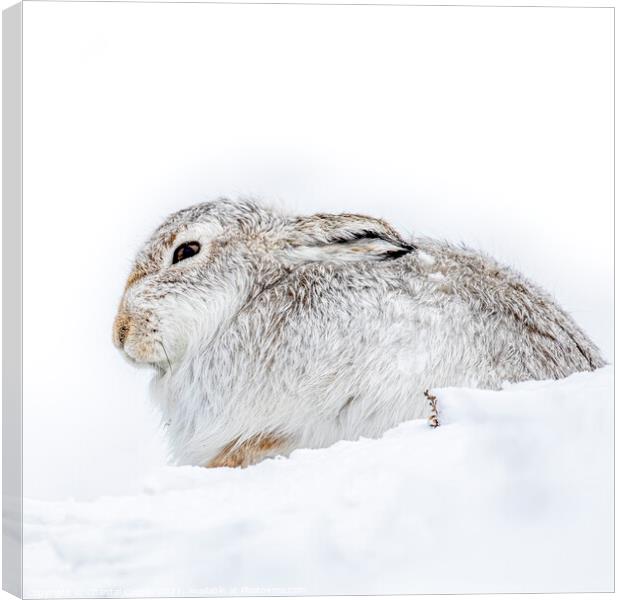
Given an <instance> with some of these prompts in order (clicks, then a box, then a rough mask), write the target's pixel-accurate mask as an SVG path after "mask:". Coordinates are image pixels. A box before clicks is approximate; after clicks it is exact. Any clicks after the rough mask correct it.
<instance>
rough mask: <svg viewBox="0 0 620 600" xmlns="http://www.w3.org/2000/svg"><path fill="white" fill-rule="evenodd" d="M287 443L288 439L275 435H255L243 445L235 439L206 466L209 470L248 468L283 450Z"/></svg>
mask: <svg viewBox="0 0 620 600" xmlns="http://www.w3.org/2000/svg"><path fill="white" fill-rule="evenodd" d="M286 442H287V440H286V438H284V437H281V436H277V435H273V434H259V435H255V436H253V437H251V438H250V439H249V440H246V441H245V442H242V443H241V444H239V440H238V439H235V440H233V441H232V442H230V443H228V444H226V446H224V447H223V448H222V449H221V450H220V451H219V453H218V454H217V456H216V457H215V458H213V459H211V460H210V461H209V462H208V463H207V465H206V466H207V467H208V468H214V467H247V466H249V465H253V464H255V463H257V462H260V461H261V460H263V459H264V458H267V457H268V456H273V455H274V454H276V453H277V451H278V450H283V449H284V448H285V447H286Z"/></svg>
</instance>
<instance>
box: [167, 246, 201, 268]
mask: <svg viewBox="0 0 620 600" xmlns="http://www.w3.org/2000/svg"><path fill="white" fill-rule="evenodd" d="M199 252H200V244H199V243H198V242H185V243H184V244H181V245H180V246H177V249H176V250H175V251H174V256H173V257H172V264H173V265H175V264H176V263H178V262H179V261H180V260H185V259H186V258H189V257H190V256H194V255H195V254H198V253H199Z"/></svg>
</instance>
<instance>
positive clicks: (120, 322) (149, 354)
mask: <svg viewBox="0 0 620 600" xmlns="http://www.w3.org/2000/svg"><path fill="white" fill-rule="evenodd" d="M113 341H114V345H115V346H116V347H117V348H118V349H119V350H120V351H121V353H122V354H123V356H124V357H125V358H126V359H127V360H128V361H129V362H130V363H131V364H132V365H134V366H136V367H144V366H153V367H156V368H157V369H159V370H166V369H168V368H170V369H171V368H172V363H171V362H170V355H169V354H168V351H167V349H166V346H165V344H164V342H163V341H162V339H161V336H160V335H159V331H158V330H157V328H155V327H153V325H152V324H151V321H150V319H149V318H148V317H144V316H141V317H140V316H138V317H136V316H135V315H130V314H128V313H126V312H120V313H119V314H118V316H117V317H116V320H115V321H114V333H113Z"/></svg>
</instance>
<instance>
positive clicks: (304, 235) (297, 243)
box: [286, 214, 415, 262]
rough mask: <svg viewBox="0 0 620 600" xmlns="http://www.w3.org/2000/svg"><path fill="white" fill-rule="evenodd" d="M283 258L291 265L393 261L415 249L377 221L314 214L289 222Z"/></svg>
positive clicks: (348, 216) (354, 216)
mask: <svg viewBox="0 0 620 600" xmlns="http://www.w3.org/2000/svg"><path fill="white" fill-rule="evenodd" d="M292 226H293V232H292V235H291V238H290V240H288V242H289V243H288V244H287V250H286V255H287V258H288V259H289V260H290V261H292V262H306V261H307V262H315V261H379V260H394V259H396V258H400V257H401V256H403V255H405V254H409V253H410V252H412V251H413V250H415V247H414V246H413V245H412V244H409V243H407V242H405V241H404V240H403V239H402V238H401V237H400V235H399V234H398V232H397V231H396V230H395V229H394V228H392V227H391V226H390V225H388V224H387V223H386V222H385V221H382V220H381V219H373V218H372V217H366V216H362V215H351V214H341V215H328V214H318V215H312V216H311V217H299V218H297V219H294V220H293V222H292Z"/></svg>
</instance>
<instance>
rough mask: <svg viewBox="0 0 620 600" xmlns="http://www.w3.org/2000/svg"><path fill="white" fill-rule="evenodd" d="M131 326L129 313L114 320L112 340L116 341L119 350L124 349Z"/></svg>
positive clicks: (121, 314)
mask: <svg viewBox="0 0 620 600" xmlns="http://www.w3.org/2000/svg"><path fill="white" fill-rule="evenodd" d="M130 326H131V318H130V317H129V315H128V314H127V313H119V314H118V315H117V316H116V319H114V331H113V334H112V338H113V341H114V345H115V346H116V347H117V348H121V349H122V347H123V345H124V344H125V340H126V339H127V334H128V333H129V327H130Z"/></svg>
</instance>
